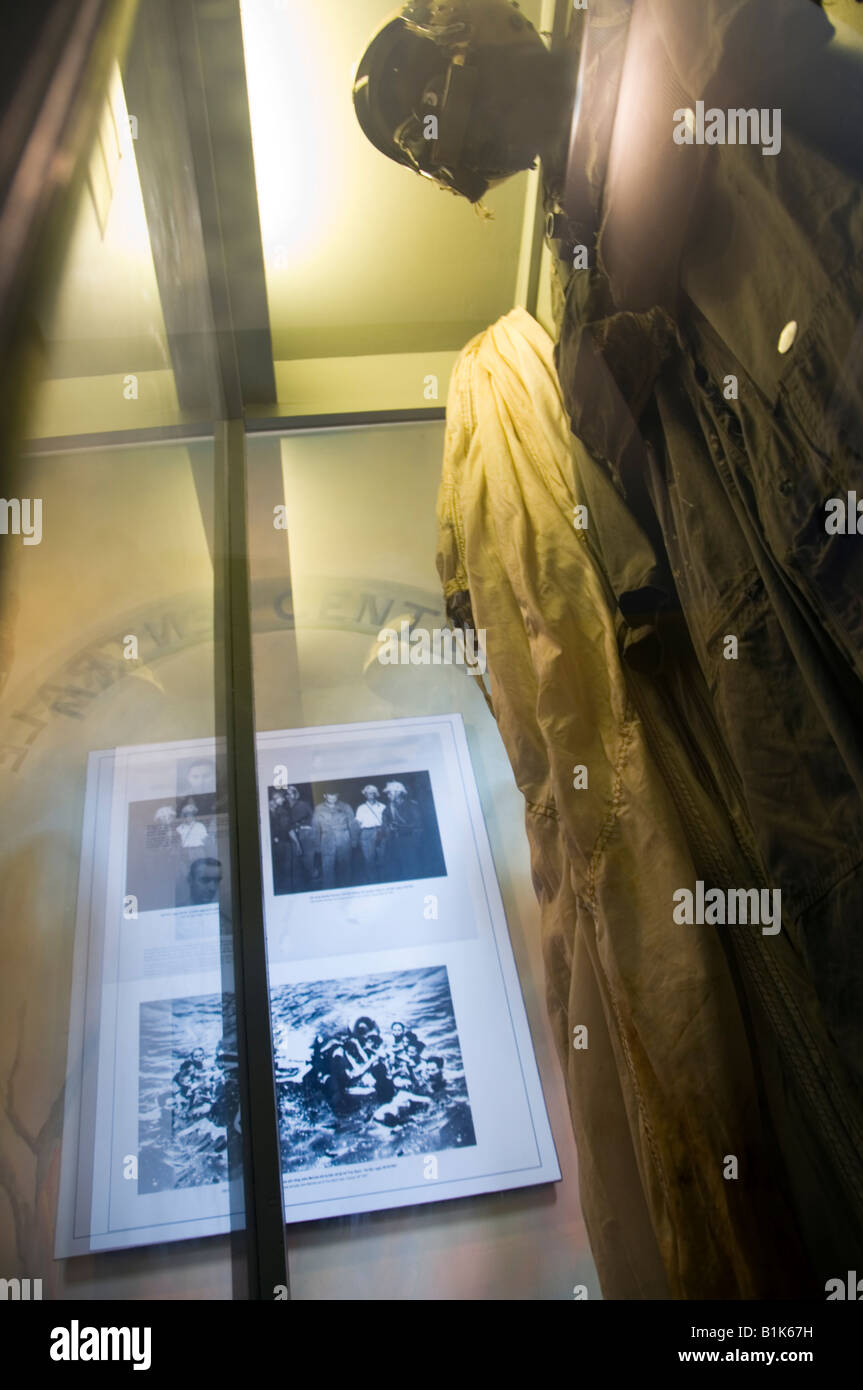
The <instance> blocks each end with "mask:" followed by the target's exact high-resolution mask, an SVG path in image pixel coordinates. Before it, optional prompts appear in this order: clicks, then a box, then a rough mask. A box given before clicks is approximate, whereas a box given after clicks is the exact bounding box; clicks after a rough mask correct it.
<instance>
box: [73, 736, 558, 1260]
mask: <svg viewBox="0 0 863 1390" xmlns="http://www.w3.org/2000/svg"><path fill="white" fill-rule="evenodd" d="M213 758H214V752H213V747H212V743H211V742H208V741H203V740H202V741H200V742H199V743H196V744H182V745H180V744H177V745H170V746H149V747H139V748H127V749H118V750H115V751H113V752H101V753H94V754H92V755H91V758H90V775H89V781H88V799H87V816H86V827H85V828H86V831H87V835H88V843H87V844H86V845H85V853H84V855H83V856H82V873H81V885H80V893H79V912H78V930H77V936H76V963H75V984H74V991H73V1008H72V1021H71V1031H70V1054H69V1084H68V1088H67V1099H66V1125H65V1129H64V1149H63V1168H62V1174H61V1196H60V1208H59V1212H58V1226H57V1230H58V1237H57V1247H58V1254H63V1255H66V1254H74V1253H83V1252H84V1251H86V1250H93V1249H112V1248H117V1247H120V1246H125V1245H140V1244H150V1243H155V1242H160V1241H166V1240H179V1239H184V1238H190V1237H192V1236H201V1235H208V1234H215V1233H218V1232H223V1231H226V1230H228V1229H229V1227H230V1225H231V1222H232V1221H233V1222H234V1223H236V1222H237V1221H238V1220H241V1219H242V1191H241V1190H240V1184H239V1183H234V1184H231V1183H230V1182H229V1176H228V1161H227V1154H228V1146H229V1139H230V1138H231V1137H232V1136H231V1130H232V1129H233V1130H234V1131H235V1132H239V1129H240V1114H239V1090H238V1085H237V1054H236V1045H237V1044H236V1018H235V1006H234V1000H233V998H232V997H231V995H230V994H228V993H226V992H224V989H223V986H222V971H221V964H222V960H223V958H224V953H225V952H229V950H230V943H229V940H228V938H227V937H223V936H222V935H221V930H220V903H219V898H220V893H221V892H222V882H223V875H222V866H223V863H225V862H226V849H225V812H224V808H223V807H221V806H220V805H219V804H218V802H217V799H216V794H215V774H214V761H213ZM258 776H259V789H260V798H261V802H260V814H261V831H262V846H263V851H264V855H263V858H264V864H263V868H264V896H265V919H266V931H267V944H268V957H269V972H270V1000H271V1011H272V1029H273V1042H274V1058H273V1060H274V1068H275V1084H276V1093H277V1099H278V1116H279V1130H280V1141H281V1155H282V1174H283V1181H284V1195H285V1207H286V1217H287V1220H288V1221H289V1222H290V1221H300V1220H303V1221H305V1220H309V1219H313V1218H317V1217H327V1216H336V1215H345V1214H349V1213H353V1212H362V1211H373V1210H379V1209H382V1208H386V1207H393V1206H407V1205H412V1204H416V1203H420V1202H430V1201H435V1200H443V1199H450V1198H452V1197H456V1196H467V1195H470V1194H473V1193H478V1192H487V1191H495V1190H502V1189H506V1188H514V1187H519V1186H526V1185H533V1184H536V1183H541V1182H549V1181H554V1180H557V1179H558V1178H559V1176H560V1174H559V1169H558V1166H557V1160H556V1156H555V1153H554V1147H553V1143H552V1139H551V1134H550V1130H549V1126H548V1120H547V1117H546V1112H545V1105H544V1101H543V1097H542V1091H541V1087H540V1083H539V1077H538V1074H537V1070H536V1064H535V1060H534V1056H533V1048H532V1045H531V1041H530V1034H529V1031H528V1028H527V1021H526V1018H525V1014H524V1008H523V1004H522V1000H521V995H520V990H519V986H518V979H517V975H516V971H515V965H514V961H513V958H512V952H511V948H510V945H509V938H508V934H507V931H506V923H505V919H504V915H503V909H502V904H501V901H500V896H499V892H498V887H497V881H496V878H495V875H494V869H493V865H492V861H491V854H490V850H489V846H488V840H487V836H486V832H485V826H484V823H483V819H482V813H481V809H480V804H479V798H478V795H477V792H476V787H475V783H474V780H473V776H472V772H471V768H470V760H469V757H468V751H467V745H466V740H465V736H464V730H463V727H462V723H461V719H460V717H458V716H434V717H428V718H424V719H405V720H394V721H386V722H379V723H373V724H365V725H337V726H327V727H320V728H309V729H302V730H285V731H279V732H272V733H266V734H261V735H259V738H258ZM190 778H192V779H194V780H193V781H190ZM223 916H224V905H223ZM130 1076H133V1077H137V1078H138V1084H137V1087H135V1086H132V1085H129V1084H128V1078H129V1077H130Z"/></svg>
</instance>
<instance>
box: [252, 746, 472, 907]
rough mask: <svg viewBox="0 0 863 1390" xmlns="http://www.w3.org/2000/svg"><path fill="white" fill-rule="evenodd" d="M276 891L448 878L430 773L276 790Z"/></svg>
mask: <svg viewBox="0 0 863 1390" xmlns="http://www.w3.org/2000/svg"><path fill="white" fill-rule="evenodd" d="M269 810H270V844H271V849H272V862H273V891H274V893H276V894H284V893H305V892H310V891H312V890H314V889H324V888H354V887H358V886H360V885H364V884H374V883H399V882H404V881H405V880H408V879H417V878H434V877H439V876H441V875H443V874H445V873H446V866H445V863H444V857H443V850H442V847H441V842H440V833H439V830H438V825H437V817H436V815H435V808H434V800H433V797H432V791H431V783H430V779H429V775H428V773H427V772H411V773H398V774H395V775H389V774H386V775H384V776H381V777H370V778H358V777H354V778H343V779H340V780H337V781H333V782H328V783H322V784H320V785H319V784H315V783H308V782H306V783H300V784H289V785H288V786H286V787H283V788H279V787H270V788H269Z"/></svg>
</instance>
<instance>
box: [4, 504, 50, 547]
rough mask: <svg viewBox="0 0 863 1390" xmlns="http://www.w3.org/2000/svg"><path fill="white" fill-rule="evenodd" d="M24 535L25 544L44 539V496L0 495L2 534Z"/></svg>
mask: <svg viewBox="0 0 863 1390" xmlns="http://www.w3.org/2000/svg"><path fill="white" fill-rule="evenodd" d="M8 535H13V536H23V537H24V544H25V545H39V543H40V542H41V540H42V498H41V497H8V498H7V497H0V536H8Z"/></svg>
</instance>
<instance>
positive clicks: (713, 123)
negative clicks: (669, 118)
mask: <svg viewBox="0 0 863 1390" xmlns="http://www.w3.org/2000/svg"><path fill="white" fill-rule="evenodd" d="M674 143H675V144H676V145H761V153H762V154H763V155H776V154H779V151H780V150H781V149H782V111H781V110H780V108H779V107H778V106H774V107H773V109H772V110H770V109H768V108H767V107H764V106H762V107H761V109H760V110H759V109H758V108H757V107H754V106H753V107H751V108H750V109H749V110H746V109H744V108H743V107H732V108H731V109H729V110H728V111H723V110H722V109H721V108H720V107H718V106H711V107H710V108H709V109H708V110H705V109H704V102H703V101H697V102H696V103H695V110H694V111H693V109H692V107H691V106H681V107H679V108H678V109H677V110H676V111H675V113H674Z"/></svg>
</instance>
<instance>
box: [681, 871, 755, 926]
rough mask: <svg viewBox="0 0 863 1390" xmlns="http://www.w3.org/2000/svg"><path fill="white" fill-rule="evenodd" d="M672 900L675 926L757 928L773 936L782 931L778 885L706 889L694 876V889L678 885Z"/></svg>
mask: <svg viewBox="0 0 863 1390" xmlns="http://www.w3.org/2000/svg"><path fill="white" fill-rule="evenodd" d="M671 897H672V901H673V902H674V903H675V907H674V911H673V912H672V917H673V919H674V921H675V922H677V924H678V925H679V926H687V927H689V926H699V927H724V926H725V925H726V923H727V924H728V925H729V926H732V927H733V926H737V925H738V924H739V925H740V926H744V927H745V926H747V925H749V924H752V925H753V926H760V927H761V935H762V936H775V935H776V934H777V932H779V931H781V930H782V889H781V888H762V889H761V890H760V891H759V889H757V888H728V889H725V888H708V890H707V892H706V893H705V891H704V881H703V880H702V879H700V878H699V879H697V880H696V883H695V892H694V893H693V892H692V890H691V889H689V888H678V889H677V890H676V891H675V892H674V893H672V895H671Z"/></svg>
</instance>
